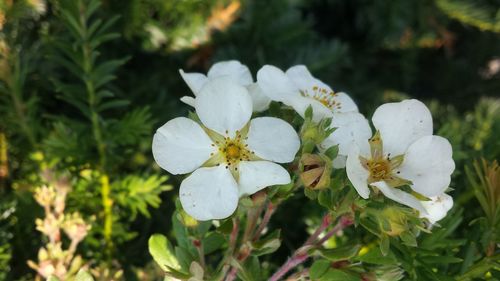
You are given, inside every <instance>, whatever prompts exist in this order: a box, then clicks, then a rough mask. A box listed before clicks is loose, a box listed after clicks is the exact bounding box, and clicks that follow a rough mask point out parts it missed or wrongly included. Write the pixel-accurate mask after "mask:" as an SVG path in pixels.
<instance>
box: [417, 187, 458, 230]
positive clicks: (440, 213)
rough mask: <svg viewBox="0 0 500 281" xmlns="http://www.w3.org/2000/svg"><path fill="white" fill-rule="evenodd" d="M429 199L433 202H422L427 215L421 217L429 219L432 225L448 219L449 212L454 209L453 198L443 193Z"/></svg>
mask: <svg viewBox="0 0 500 281" xmlns="http://www.w3.org/2000/svg"><path fill="white" fill-rule="evenodd" d="M429 199H431V200H430V201H422V202H421V203H422V205H423V206H424V208H425V210H426V211H427V214H420V217H421V218H426V219H428V220H429V222H430V223H431V224H435V223H436V222H438V221H440V220H442V219H443V218H444V217H446V214H447V213H448V211H449V210H450V209H451V207H453V197H451V196H450V195H448V194H446V193H443V194H441V195H439V196H434V197H430V198H429Z"/></svg>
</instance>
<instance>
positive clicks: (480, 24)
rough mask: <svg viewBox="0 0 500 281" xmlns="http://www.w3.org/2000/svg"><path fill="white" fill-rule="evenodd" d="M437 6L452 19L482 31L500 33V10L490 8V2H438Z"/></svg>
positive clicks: (446, 0)
mask: <svg viewBox="0 0 500 281" xmlns="http://www.w3.org/2000/svg"><path fill="white" fill-rule="evenodd" d="M436 4H437V6H438V7H439V8H440V9H441V10H442V11H443V12H444V13H446V14H447V15H448V16H449V17H450V18H453V19H456V20H458V21H460V22H462V23H464V24H468V25H472V26H474V27H477V28H479V29H480V30H485V31H492V32H496V33H499V32H500V9H499V8H498V7H497V9H496V11H495V9H494V6H493V7H492V6H488V1H449V0H437V1H436Z"/></svg>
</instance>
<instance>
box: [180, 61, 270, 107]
mask: <svg viewBox="0 0 500 281" xmlns="http://www.w3.org/2000/svg"><path fill="white" fill-rule="evenodd" d="M179 72H180V74H181V76H182V79H184V81H185V82H186V84H187V85H188V87H189V88H190V89H191V91H192V92H193V94H194V96H195V97H190V96H184V97H182V98H181V101H182V102H184V103H186V104H187V105H190V106H193V107H194V106H195V101H194V100H195V98H196V96H198V94H199V93H200V91H201V89H202V88H203V86H204V85H205V83H207V82H208V81H209V80H212V79H216V78H219V77H227V78H229V79H231V80H232V81H234V82H235V83H237V84H239V85H241V86H244V87H245V88H246V89H247V91H248V93H249V94H250V96H251V97H252V108H253V111H254V112H261V111H264V110H266V109H268V108H269V104H270V103H271V99H269V98H268V97H267V96H266V95H264V93H262V90H261V89H260V87H259V86H258V85H257V83H254V82H253V78H252V74H251V73H250V70H249V69H248V67H247V66H246V65H243V64H241V63H240V62H239V61H236V60H230V61H221V62H218V63H216V64H214V65H213V66H212V67H211V68H210V69H209V70H208V73H207V75H205V74H202V73H196V72H194V73H185V72H184V71H183V70H182V69H180V70H179Z"/></svg>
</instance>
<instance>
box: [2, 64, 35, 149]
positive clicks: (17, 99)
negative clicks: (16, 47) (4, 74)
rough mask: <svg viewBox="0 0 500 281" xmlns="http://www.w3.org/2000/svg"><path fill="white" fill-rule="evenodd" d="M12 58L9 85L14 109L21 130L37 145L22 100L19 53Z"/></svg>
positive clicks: (32, 144) (33, 145)
mask: <svg viewBox="0 0 500 281" xmlns="http://www.w3.org/2000/svg"><path fill="white" fill-rule="evenodd" d="M12 60H14V63H13V64H14V65H13V73H12V74H13V75H12V76H11V77H9V78H10V79H8V80H9V81H6V82H7V85H8V87H9V89H10V91H9V94H10V96H11V99H12V103H13V105H14V110H15V112H16V115H17V118H18V123H19V126H20V128H21V130H22V131H23V132H24V134H25V136H26V138H27V139H28V141H29V142H30V144H31V146H32V147H35V146H36V138H35V134H34V132H33V130H32V129H31V127H30V126H29V125H28V117H27V116H26V114H25V109H26V105H25V104H24V103H23V101H22V94H23V81H22V80H23V78H22V75H23V74H22V69H21V67H22V66H21V62H20V58H19V54H16V55H13V56H12Z"/></svg>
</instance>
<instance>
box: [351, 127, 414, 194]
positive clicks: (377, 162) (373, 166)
mask: <svg viewBox="0 0 500 281" xmlns="http://www.w3.org/2000/svg"><path fill="white" fill-rule="evenodd" d="M369 143H370V152H371V157H370V158H369V159H367V158H364V157H362V156H360V161H361V164H362V165H363V167H364V168H365V169H366V170H367V171H368V172H369V173H370V177H369V178H368V183H374V182H378V181H385V182H386V183H387V184H388V185H389V186H391V187H399V186H403V185H407V184H409V183H410V182H409V181H408V180H405V179H403V178H400V177H399V173H400V172H399V169H398V168H399V167H400V166H401V164H402V163H403V160H404V156H403V155H397V156H394V157H391V154H390V153H389V154H387V155H385V154H384V149H383V143H382V138H381V137H380V132H379V131H377V132H376V133H375V135H374V136H373V137H372V138H371V139H370V141H369Z"/></svg>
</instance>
